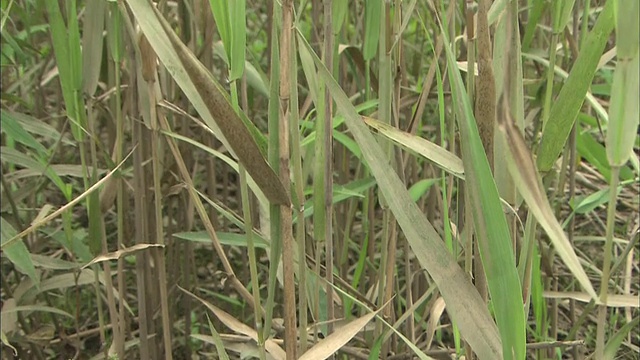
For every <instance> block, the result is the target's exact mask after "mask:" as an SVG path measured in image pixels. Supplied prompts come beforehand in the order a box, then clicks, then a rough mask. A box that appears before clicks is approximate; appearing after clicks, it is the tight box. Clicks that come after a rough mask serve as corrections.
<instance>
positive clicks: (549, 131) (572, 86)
mask: <svg viewBox="0 0 640 360" xmlns="http://www.w3.org/2000/svg"><path fill="white" fill-rule="evenodd" d="M614 3H615V2H614V1H608V2H607V3H606V4H605V7H604V9H603V10H602V12H601V13H600V16H599V17H598V20H597V21H596V24H595V26H594V28H593V30H591V32H590V33H589V35H588V36H587V38H586V39H585V42H584V46H583V47H582V49H581V51H580V55H578V58H577V59H576V62H575V63H574V65H573V67H572V68H571V73H570V74H569V78H568V79H567V82H566V83H565V84H564V86H563V87H562V90H560V94H559V95H558V98H557V99H556V100H555V102H554V103H553V106H552V107H551V113H550V115H549V121H548V123H547V124H546V126H545V128H544V131H543V133H542V140H541V142H540V149H539V151H538V159H537V165H538V169H539V170H540V171H542V172H545V171H548V170H549V169H551V167H552V166H553V163H554V162H555V161H556V159H557V157H558V154H560V152H561V151H562V148H563V147H564V145H565V143H566V142H567V138H568V137H569V132H570V131H571V128H572V127H573V123H574V121H575V119H576V116H578V112H579V111H580V107H582V103H583V102H584V98H585V95H586V93H587V90H588V89H589V86H590V85H591V81H592V80H593V76H594V74H595V70H596V67H597V65H598V61H599V60H600V55H602V51H603V50H604V46H605V45H606V43H607V41H608V40H609V34H611V31H612V30H613V25H614V21H613V4H614Z"/></svg>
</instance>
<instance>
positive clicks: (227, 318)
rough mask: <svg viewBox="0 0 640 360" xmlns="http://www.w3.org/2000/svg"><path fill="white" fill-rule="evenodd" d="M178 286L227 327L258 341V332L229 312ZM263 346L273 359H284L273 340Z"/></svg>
mask: <svg viewBox="0 0 640 360" xmlns="http://www.w3.org/2000/svg"><path fill="white" fill-rule="evenodd" d="M178 288H179V289H180V290H182V291H183V292H184V293H185V294H187V295H189V296H191V297H192V298H194V299H196V300H198V301H199V302H200V303H202V304H203V305H204V306H206V307H207V308H208V309H209V310H211V312H213V314H214V315H215V316H216V317H217V318H218V320H220V321H221V322H222V323H223V324H225V325H226V326H227V327H229V329H231V330H233V331H235V332H237V333H239V334H243V335H246V336H249V337H250V338H252V339H253V340H255V341H258V333H256V331H255V330H254V329H252V328H250V327H249V326H247V325H245V324H243V323H242V322H240V321H238V320H237V319H236V318H234V317H233V316H231V315H230V314H228V313H226V312H225V311H223V310H221V309H220V308H218V307H217V306H215V305H213V304H211V303H210V302H208V301H206V300H204V299H202V298H200V297H198V296H196V295H194V294H193V293H191V292H189V291H188V290H185V289H183V288H181V287H178ZM265 348H266V349H267V351H268V352H269V354H271V355H272V356H273V357H274V358H275V359H285V357H286V354H285V352H284V350H282V348H281V347H280V346H279V345H278V344H276V343H275V341H273V340H271V339H270V340H267V341H266V342H265Z"/></svg>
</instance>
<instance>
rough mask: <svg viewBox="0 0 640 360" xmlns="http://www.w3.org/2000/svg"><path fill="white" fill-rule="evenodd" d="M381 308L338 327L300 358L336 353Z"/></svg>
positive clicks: (312, 357)
mask: <svg viewBox="0 0 640 360" xmlns="http://www.w3.org/2000/svg"><path fill="white" fill-rule="evenodd" d="M380 310H381V309H378V310H377V311H374V312H370V313H368V314H366V315H364V316H362V317H359V318H357V319H355V320H353V321H351V322H350V323H348V324H347V325H344V326H342V327H340V328H338V329H336V330H335V331H334V332H333V333H331V335H329V336H327V337H326V338H324V339H322V340H321V341H319V342H318V343H317V344H315V345H314V346H313V347H312V348H311V349H309V350H308V351H307V352H305V353H304V354H302V356H300V357H299V358H298V360H317V359H326V358H328V357H329V356H331V355H333V354H335V353H336V352H337V351H338V350H340V348H341V347H342V346H344V345H345V344H346V343H348V342H349V340H351V339H352V338H353V337H354V336H356V335H357V334H358V332H359V331H360V330H361V329H362V328H363V327H364V326H365V325H367V323H369V321H371V320H372V319H373V318H374V317H375V316H376V315H377V314H378V312H380Z"/></svg>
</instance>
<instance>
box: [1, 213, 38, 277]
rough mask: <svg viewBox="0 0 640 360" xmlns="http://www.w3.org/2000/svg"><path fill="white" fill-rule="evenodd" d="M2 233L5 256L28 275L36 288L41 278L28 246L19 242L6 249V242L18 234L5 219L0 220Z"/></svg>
mask: <svg viewBox="0 0 640 360" xmlns="http://www.w3.org/2000/svg"><path fill="white" fill-rule="evenodd" d="M0 231H1V237H2V240H0V243H1V244H2V247H3V248H2V251H3V252H4V254H5V255H6V256H7V258H8V259H9V261H10V262H11V263H13V265H15V266H16V268H17V269H18V270H19V271H20V272H21V273H23V274H26V275H27V276H28V277H29V278H30V279H31V281H33V282H34V283H35V284H36V286H39V283H40V278H39V277H38V275H37V274H36V268H35V266H33V261H32V260H31V257H30V255H29V250H28V249H27V246H26V245H25V244H24V243H23V242H22V241H18V242H15V243H13V244H12V245H11V246H6V247H5V242H7V241H8V240H9V239H11V238H13V237H14V236H15V235H16V234H17V231H16V229H14V228H13V226H12V225H11V224H10V223H9V222H8V221H6V220H5V219H4V218H0Z"/></svg>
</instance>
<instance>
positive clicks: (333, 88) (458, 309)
mask: <svg viewBox="0 0 640 360" xmlns="http://www.w3.org/2000/svg"><path fill="white" fill-rule="evenodd" d="M298 40H299V44H300V48H301V49H302V48H305V49H306V51H307V53H308V54H309V55H310V56H311V57H312V58H313V60H314V62H315V64H316V66H317V68H318V70H319V77H320V79H322V81H324V82H325V84H326V86H327V88H328V89H329V91H330V92H331V95H332V97H333V99H334V100H335V102H336V105H337V107H338V110H339V112H341V113H342V114H343V116H344V118H345V123H346V124H347V126H348V127H349V130H351V133H352V134H353V136H354V138H355V139H356V141H357V142H358V144H359V145H360V147H361V148H362V149H363V155H364V158H365V160H366V163H367V165H368V167H369V168H370V170H371V172H372V174H373V175H374V177H375V178H376V180H377V181H378V186H379V187H380V190H381V191H382V193H383V195H384V197H385V198H386V199H387V201H388V205H389V208H390V209H391V211H392V212H393V213H394V216H395V217H396V219H397V221H398V224H399V225H400V227H401V228H402V231H403V232H404V234H405V236H406V238H407V241H408V242H409V244H410V245H411V249H412V250H413V252H414V253H415V254H416V257H417V259H418V262H419V263H420V265H421V266H422V267H423V268H424V269H426V270H427V271H428V272H429V274H430V275H431V277H432V278H433V280H434V281H435V282H436V284H437V285H438V288H439V290H440V292H441V293H442V296H443V297H444V299H445V302H446V303H447V309H448V312H449V315H450V316H451V317H452V318H453V319H454V321H456V323H457V324H458V326H459V327H460V331H461V333H462V335H463V336H464V337H465V339H466V340H467V341H468V342H469V344H471V346H472V348H473V349H474V351H475V352H476V353H477V354H478V356H479V357H480V358H481V359H500V358H502V345H501V342H500V338H499V336H498V330H497V328H496V325H495V323H494V322H493V320H492V319H491V316H490V315H489V312H488V311H487V308H486V307H485V306H484V304H483V301H482V299H481V298H480V295H479V294H478V292H477V290H476V289H475V288H474V287H473V285H472V284H471V282H470V281H469V278H468V277H467V275H466V274H465V273H464V271H463V270H462V269H461V268H460V267H459V266H458V264H456V262H455V260H454V259H453V258H452V256H451V254H450V253H449V251H448V250H447V248H446V247H445V246H444V243H443V242H442V239H441V238H440V237H439V235H438V234H437V232H436V231H435V229H434V228H433V226H432V225H431V224H430V223H429V222H428V221H427V219H426V217H425V215H424V214H423V213H422V212H421V211H420V210H419V209H418V207H417V205H416V204H415V203H414V202H413V201H412V200H411V197H410V196H409V193H408V191H407V189H406V188H405V187H404V185H403V184H402V182H401V181H400V178H399V177H398V175H397V174H396V172H395V171H393V170H392V169H391V168H390V166H389V165H388V162H387V160H386V156H385V155H384V153H383V151H382V149H381V148H380V145H379V144H378V142H377V141H376V140H375V139H374V138H373V135H372V134H371V133H370V132H369V130H368V128H367V127H366V125H365V124H364V123H363V121H362V120H361V118H360V115H358V113H357V112H356V110H355V108H354V107H353V105H352V104H351V102H350V101H349V99H348V97H347V96H346V94H345V93H344V91H343V90H342V89H341V88H340V86H339V85H338V84H337V83H336V81H335V80H334V79H333V77H332V76H331V74H330V73H329V72H328V71H327V69H326V68H325V67H324V65H323V64H322V62H321V61H320V59H319V58H318V56H317V55H315V53H314V52H313V50H312V49H311V47H310V45H309V44H308V43H307V42H306V40H305V39H304V37H303V36H302V35H301V34H300V33H298Z"/></svg>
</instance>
